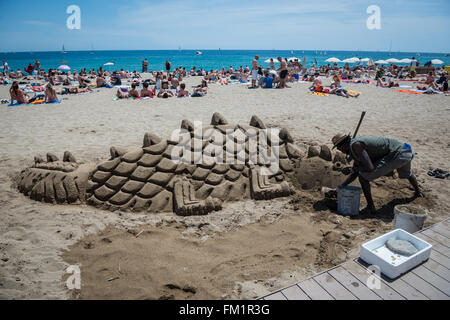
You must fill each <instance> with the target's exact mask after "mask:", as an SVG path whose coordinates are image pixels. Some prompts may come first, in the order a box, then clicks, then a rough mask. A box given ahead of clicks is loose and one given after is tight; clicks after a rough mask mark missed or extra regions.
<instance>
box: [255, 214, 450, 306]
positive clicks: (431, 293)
mask: <svg viewBox="0 0 450 320" xmlns="http://www.w3.org/2000/svg"><path fill="white" fill-rule="evenodd" d="M414 235H415V236H417V237H418V238H421V239H423V240H425V241H427V242H428V243H430V244H431V245H432V246H433V248H432V250H431V256H430V258H429V259H428V260H427V261H425V262H424V263H422V264H420V265H419V266H417V267H415V268H414V269H412V270H410V271H409V272H407V273H406V274H403V275H402V276H400V277H398V278H397V279H395V280H391V279H389V278H387V277H385V276H384V275H383V274H382V275H381V285H380V287H379V289H370V288H369V287H368V286H367V280H368V278H369V277H370V276H371V275H373V274H372V273H371V272H370V271H368V270H367V267H368V265H367V264H366V263H365V262H364V261H362V260H361V259H359V258H358V259H355V260H350V261H347V262H345V263H343V264H341V265H338V266H336V267H334V268H331V269H329V270H326V271H324V272H322V273H319V274H317V275H315V276H313V277H311V278H308V279H306V280H303V281H300V282H299V283H296V284H294V285H291V286H289V287H286V288H283V289H280V290H278V291H275V292H272V293H270V294H268V295H266V296H264V297H262V298H260V299H261V300H450V218H449V219H446V220H444V221H442V222H440V223H437V224H435V225H432V226H431V227H429V228H427V229H424V230H421V231H419V232H417V233H415V234H414ZM372 279H373V276H372Z"/></svg>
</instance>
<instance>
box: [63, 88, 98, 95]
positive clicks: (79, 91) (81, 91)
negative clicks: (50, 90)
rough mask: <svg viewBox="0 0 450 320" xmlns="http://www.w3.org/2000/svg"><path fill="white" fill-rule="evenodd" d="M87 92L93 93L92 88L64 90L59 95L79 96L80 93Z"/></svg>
mask: <svg viewBox="0 0 450 320" xmlns="http://www.w3.org/2000/svg"><path fill="white" fill-rule="evenodd" d="M86 92H92V89H91V88H90V87H86V88H78V87H71V88H63V89H62V90H61V91H60V92H58V94H61V95H64V94H78V93H86Z"/></svg>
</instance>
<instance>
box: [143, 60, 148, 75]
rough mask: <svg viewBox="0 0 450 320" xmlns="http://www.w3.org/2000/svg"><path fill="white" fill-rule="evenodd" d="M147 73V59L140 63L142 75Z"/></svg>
mask: <svg viewBox="0 0 450 320" xmlns="http://www.w3.org/2000/svg"><path fill="white" fill-rule="evenodd" d="M147 71H148V61H147V58H145V60H144V61H142V73H144V72H147Z"/></svg>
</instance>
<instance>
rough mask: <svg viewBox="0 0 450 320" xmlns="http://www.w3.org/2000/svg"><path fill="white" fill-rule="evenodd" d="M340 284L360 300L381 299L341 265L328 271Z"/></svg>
mask: <svg viewBox="0 0 450 320" xmlns="http://www.w3.org/2000/svg"><path fill="white" fill-rule="evenodd" d="M329 274H331V275H332V276H333V278H335V279H336V280H337V281H338V282H339V283H340V284H342V285H343V286H344V287H346V288H347V290H348V291H350V292H351V293H352V294H353V295H354V296H355V297H356V298H358V299H360V300H381V298H380V297H379V296H377V295H376V294H375V293H374V292H373V291H372V290H370V289H369V288H368V287H367V286H366V285H365V283H362V282H360V281H359V280H358V279H357V278H355V277H354V276H353V275H352V274H351V273H350V272H348V271H347V270H345V269H344V268H342V267H337V268H335V269H333V270H330V271H329Z"/></svg>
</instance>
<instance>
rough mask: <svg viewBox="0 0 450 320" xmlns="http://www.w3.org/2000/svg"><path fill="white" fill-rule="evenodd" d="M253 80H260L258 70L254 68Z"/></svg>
mask: <svg viewBox="0 0 450 320" xmlns="http://www.w3.org/2000/svg"><path fill="white" fill-rule="evenodd" d="M252 80H258V70H252Z"/></svg>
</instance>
